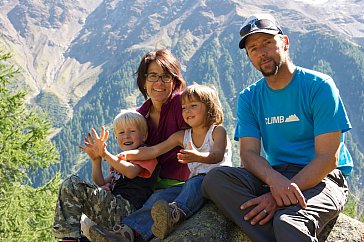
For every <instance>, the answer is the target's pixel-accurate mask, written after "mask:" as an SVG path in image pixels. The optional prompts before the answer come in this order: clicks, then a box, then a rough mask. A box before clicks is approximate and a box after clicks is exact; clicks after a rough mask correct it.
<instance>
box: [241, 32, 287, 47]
mask: <svg viewBox="0 0 364 242" xmlns="http://www.w3.org/2000/svg"><path fill="white" fill-rule="evenodd" d="M279 32H280V31H279V30H274V29H255V30H253V31H251V32H249V33H247V34H246V35H244V37H242V38H241V40H240V42H239V48H240V49H244V48H245V40H246V38H247V37H248V36H249V35H251V34H255V33H265V34H271V35H276V34H278V33H279Z"/></svg>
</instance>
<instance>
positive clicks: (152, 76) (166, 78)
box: [145, 72, 173, 83]
mask: <svg viewBox="0 0 364 242" xmlns="http://www.w3.org/2000/svg"><path fill="white" fill-rule="evenodd" d="M145 76H146V79H147V81H148V82H157V81H158V80H159V79H161V80H162V82H164V83H169V82H172V81H173V76H172V75H171V74H162V75H158V74H157V73H153V72H151V73H147V74H145Z"/></svg>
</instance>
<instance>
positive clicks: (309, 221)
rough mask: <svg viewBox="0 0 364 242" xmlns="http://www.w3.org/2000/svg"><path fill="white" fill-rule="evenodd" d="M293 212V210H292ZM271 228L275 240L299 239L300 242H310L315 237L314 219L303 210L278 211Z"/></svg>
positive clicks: (315, 226) (315, 222)
mask: <svg viewBox="0 0 364 242" xmlns="http://www.w3.org/2000/svg"><path fill="white" fill-rule="evenodd" d="M293 210H295V209H293ZM273 227H274V233H275V236H276V238H287V239H288V240H289V238H300V240H302V241H311V239H312V238H315V237H316V236H317V234H316V232H317V231H316V228H317V227H318V226H317V221H316V219H315V218H314V217H313V216H312V215H309V214H307V213H305V211H304V210H299V211H291V212H290V210H288V211H287V210H284V211H280V210H278V211H277V212H276V214H275V215H274V219H273Z"/></svg>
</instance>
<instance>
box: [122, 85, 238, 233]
mask: <svg viewBox="0 0 364 242" xmlns="http://www.w3.org/2000/svg"><path fill="white" fill-rule="evenodd" d="M182 116H183V119H184V120H185V122H186V123H187V124H188V125H189V126H190V127H191V128H190V129H186V130H181V131H178V132H176V133H174V134H172V135H171V136H170V137H169V138H168V139H167V140H166V141H164V142H162V143H159V144H157V145H155V146H151V147H141V148H139V149H138V150H130V151H126V152H122V153H123V159H132V160H144V159H150V158H155V157H157V156H159V155H161V154H163V153H165V152H167V151H169V150H171V149H172V148H174V147H176V146H181V147H184V149H182V150H180V153H178V155H177V157H178V161H179V162H181V163H185V164H188V168H189V169H190V178H189V179H188V180H187V181H186V183H184V185H183V188H182V191H181V192H180V193H179V195H178V196H177V197H176V198H175V199H174V200H173V201H164V200H159V201H157V202H156V203H154V205H153V207H152V210H151V215H152V218H153V220H154V224H153V227H152V232H153V234H154V235H155V236H156V237H158V238H160V239H164V238H165V237H166V236H167V235H168V234H169V233H170V232H171V231H172V229H173V227H174V226H175V225H176V224H177V223H178V222H180V221H182V220H183V219H187V218H189V217H191V216H192V215H193V214H194V213H195V212H197V211H198V210H199V209H200V208H201V207H202V205H203V203H204V198H203V196H202V191H201V183H202V180H203V178H204V175H205V174H206V173H207V172H208V171H210V170H211V169H212V168H214V167H217V166H222V165H224V166H231V145H230V142H229V140H228V138H227V134H226V130H225V128H224V127H222V126H221V123H222V122H223V119H224V118H223V113H222V108H221V104H220V101H219V99H218V96H217V93H216V91H215V90H214V89H212V88H210V87H208V86H204V85H198V84H194V85H191V86H189V87H187V88H186V90H185V91H184V92H183V93H182ZM169 202H170V203H169Z"/></svg>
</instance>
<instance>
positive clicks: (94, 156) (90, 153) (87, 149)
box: [79, 133, 101, 161]
mask: <svg viewBox="0 0 364 242" xmlns="http://www.w3.org/2000/svg"><path fill="white" fill-rule="evenodd" d="M83 140H84V141H85V147H84V146H81V145H80V146H79V148H80V149H81V150H82V151H84V152H85V153H86V154H87V155H88V157H89V158H90V159H91V160H92V161H96V160H101V156H99V155H98V154H97V153H96V152H95V151H94V150H93V149H92V148H90V147H88V146H87V145H86V144H87V143H88V144H93V140H92V136H91V134H90V133H88V135H87V136H85V137H84V138H83Z"/></svg>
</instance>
